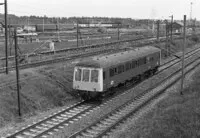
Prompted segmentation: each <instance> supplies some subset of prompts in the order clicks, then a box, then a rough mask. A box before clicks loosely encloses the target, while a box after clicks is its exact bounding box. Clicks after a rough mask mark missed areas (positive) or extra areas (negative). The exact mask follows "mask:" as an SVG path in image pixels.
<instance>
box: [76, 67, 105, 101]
mask: <svg viewBox="0 0 200 138" xmlns="http://www.w3.org/2000/svg"><path fill="white" fill-rule="evenodd" d="M102 76H103V75H102V69H101V68H88V67H75V68H74V77H73V89H75V90H78V92H79V94H80V96H81V97H82V98H83V99H91V98H94V97H96V96H97V95H98V94H99V93H101V92H102V91H103V77H102Z"/></svg>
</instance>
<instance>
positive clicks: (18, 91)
mask: <svg viewBox="0 0 200 138" xmlns="http://www.w3.org/2000/svg"><path fill="white" fill-rule="evenodd" d="M14 38H15V65H16V79H17V99H18V114H19V116H21V108H20V86H19V68H18V51H17V47H18V44H17V30H16V28H15V30H14Z"/></svg>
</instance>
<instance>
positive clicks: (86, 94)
mask: <svg viewBox="0 0 200 138" xmlns="http://www.w3.org/2000/svg"><path fill="white" fill-rule="evenodd" d="M157 71H158V66H157V67H155V68H153V69H150V70H148V71H146V72H144V73H143V74H139V75H137V76H134V77H132V78H131V80H126V81H125V82H122V83H119V84H118V85H117V86H116V87H110V88H109V89H108V90H107V91H105V92H93V91H79V95H80V97H81V98H82V99H84V100H91V99H98V100H100V99H102V98H103V97H105V96H107V95H110V94H113V93H114V91H113V89H114V88H117V87H119V86H121V85H125V84H126V83H127V82H129V83H136V82H141V81H142V80H144V79H146V78H148V77H150V76H152V75H154V74H155V73H156V72H157Z"/></svg>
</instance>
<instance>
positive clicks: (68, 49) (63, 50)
mask: <svg viewBox="0 0 200 138" xmlns="http://www.w3.org/2000/svg"><path fill="white" fill-rule="evenodd" d="M145 39H156V38H155V37H146V38H136V39H128V40H119V41H113V42H109V43H101V44H93V45H87V46H79V47H73V48H64V49H59V50H55V51H45V52H40V53H38V54H34V53H33V54H30V55H29V57H35V56H38V55H52V54H54V53H62V52H70V51H77V50H84V49H91V48H97V47H102V46H108V45H113V44H117V43H121V42H131V41H139V40H145ZM22 56H26V55H22ZM14 58H15V57H14V56H9V57H8V59H9V60H11V59H14ZM0 60H5V57H3V58H0Z"/></svg>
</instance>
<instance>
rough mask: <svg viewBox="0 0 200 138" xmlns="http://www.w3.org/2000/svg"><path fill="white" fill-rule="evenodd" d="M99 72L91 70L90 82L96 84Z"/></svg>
mask: <svg viewBox="0 0 200 138" xmlns="http://www.w3.org/2000/svg"><path fill="white" fill-rule="evenodd" d="M98 76H99V71H98V70H91V82H98Z"/></svg>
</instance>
